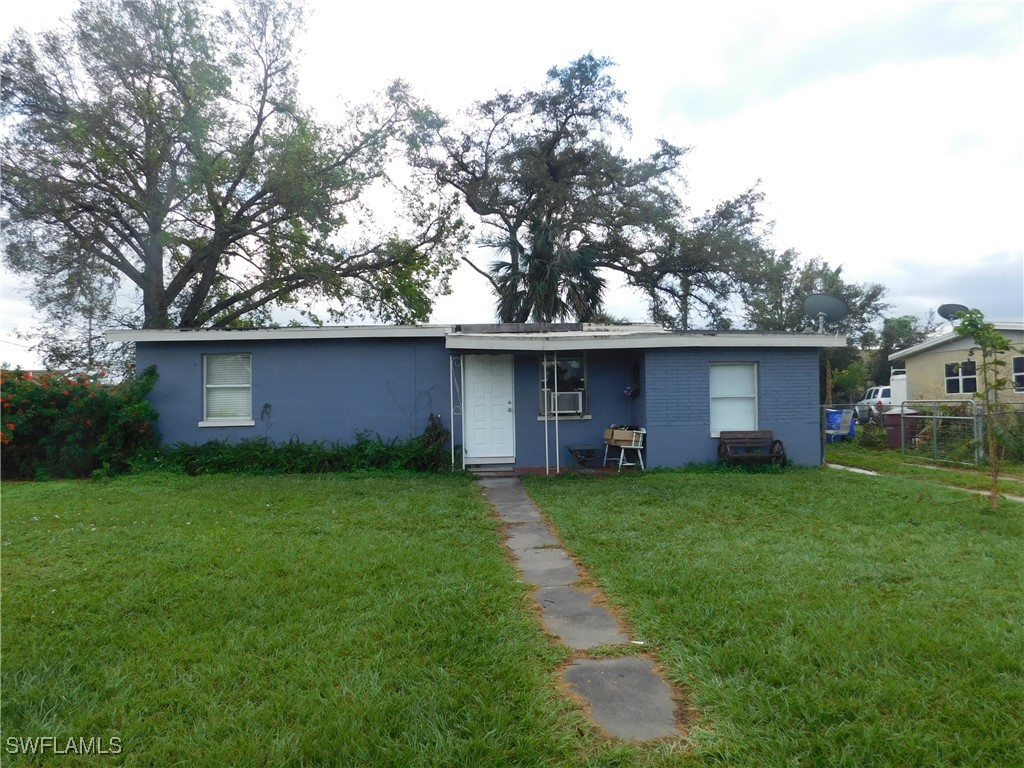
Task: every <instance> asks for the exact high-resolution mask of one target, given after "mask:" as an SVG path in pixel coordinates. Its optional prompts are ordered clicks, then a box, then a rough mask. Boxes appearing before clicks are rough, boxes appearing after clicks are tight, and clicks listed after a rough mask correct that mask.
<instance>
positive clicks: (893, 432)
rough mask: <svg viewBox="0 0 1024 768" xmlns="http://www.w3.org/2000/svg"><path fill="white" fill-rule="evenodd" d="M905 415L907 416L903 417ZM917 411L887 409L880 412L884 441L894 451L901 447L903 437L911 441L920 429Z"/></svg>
mask: <svg viewBox="0 0 1024 768" xmlns="http://www.w3.org/2000/svg"><path fill="white" fill-rule="evenodd" d="M904 416H906V417H907V418H904ZM917 416H919V414H918V412H917V411H911V410H907V411H903V412H902V413H901V412H900V411H888V412H886V413H883V414H882V426H884V427H885V436H886V442H887V443H888V445H889V447H890V448H892V449H893V450H895V451H898V450H900V449H902V448H903V438H904V437H906V439H907V442H908V443H910V442H912V441H913V440H914V439H915V438H916V437H917V433H918V432H919V431H920V430H921V419H919V418H914V417H917Z"/></svg>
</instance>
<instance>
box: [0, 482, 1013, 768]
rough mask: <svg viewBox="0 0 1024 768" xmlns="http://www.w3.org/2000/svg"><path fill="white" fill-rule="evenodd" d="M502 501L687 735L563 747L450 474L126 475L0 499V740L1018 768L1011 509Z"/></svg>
mask: <svg viewBox="0 0 1024 768" xmlns="http://www.w3.org/2000/svg"><path fill="white" fill-rule="evenodd" d="M528 487H529V490H530V493H531V494H532V495H533V496H534V497H535V498H536V499H538V501H540V502H541V503H542V505H543V506H544V507H545V509H546V511H548V513H549V514H550V515H551V517H552V519H553V520H554V521H556V523H557V525H558V527H559V529H560V531H561V533H562V534H563V536H564V539H565V541H566V544H567V546H568V547H569V548H570V550H571V551H572V552H574V553H575V554H576V555H578V556H579V557H580V558H581V560H582V562H583V564H584V565H586V566H587V568H588V569H589V572H590V574H591V575H592V576H593V577H594V578H595V579H596V580H597V581H598V582H599V583H600V585H601V586H602V588H603V589H604V590H605V591H606V593H607V594H608V596H609V597H610V599H611V600H612V602H613V603H615V604H616V605H617V606H618V607H619V608H620V609H621V612H622V615H623V616H625V617H626V618H627V619H628V620H629V621H630V622H632V623H633V625H634V627H635V630H634V631H635V636H637V637H638V638H640V639H643V640H645V641H647V642H648V645H647V646H645V647H646V648H648V649H650V650H651V651H652V652H653V653H655V654H656V656H657V658H658V660H659V661H660V663H661V665H662V667H663V669H664V670H665V671H666V673H667V674H668V675H669V676H670V677H671V678H672V679H673V680H675V682H676V683H677V684H679V685H680V686H681V687H682V688H683V689H685V690H686V691H687V692H688V695H689V696H690V699H691V703H692V705H693V708H694V711H695V715H694V717H695V720H694V722H693V724H692V726H691V731H690V735H689V737H688V738H681V739H679V740H677V741H674V742H666V743H661V744H657V745H653V746H631V745H622V744H616V743H610V742H605V741H603V740H602V739H601V738H600V737H599V736H598V735H596V734H595V733H594V732H593V730H592V729H590V728H589V727H588V726H587V725H586V723H585V721H584V720H583V719H582V717H581V714H580V712H579V711H578V709H577V708H576V707H575V706H574V705H573V704H571V703H570V702H568V701H567V700H566V699H565V698H563V697H562V696H561V694H560V690H559V686H558V683H557V675H558V669H559V667H560V665H561V664H563V663H564V662H566V661H567V660H568V658H569V654H568V652H567V651H565V650H564V649H562V648H560V647H559V646H558V645H557V644H555V643H553V642H551V641H549V640H548V639H546V638H545V637H544V635H543V633H542V632H541V630H540V625H539V622H538V621H537V619H536V616H535V609H534V608H533V605H532V601H531V600H530V599H529V596H528V592H527V590H526V588H525V587H524V586H523V584H521V583H520V582H519V581H518V579H517V578H516V574H515V571H514V569H513V567H512V566H511V565H510V564H509V562H508V559H507V556H506V554H505V552H504V550H503V548H502V546H501V543H500V541H501V539H500V530H499V525H498V522H497V520H496V519H495V518H494V517H493V516H492V515H491V514H490V513H489V511H488V510H487V508H486V506H485V505H484V503H483V502H482V500H481V496H480V494H479V493H478V491H477V489H476V488H475V487H474V486H473V484H472V483H471V482H469V481H468V480H467V479H465V478H463V477H437V476H411V475H386V474H377V475H370V474H368V475H361V476H345V475H322V476H309V475H306V476H290V477H236V476H227V475H221V476H215V475H213V476H200V477H195V478H192V477H187V476H172V475H164V474H147V475H138V476H132V477H123V478H119V479H116V480H113V481H110V482H54V483H24V484H5V485H4V487H3V520H2V548H0V554H2V562H0V566H2V590H3V603H2V632H3V634H2V640H3V658H2V673H3V679H2V692H3V697H2V736H3V739H2V740H0V749H5V748H6V747H7V745H8V743H9V742H8V741H7V739H9V738H11V737H14V738H17V737H31V736H47V735H49V736H55V737H57V738H58V740H66V739H67V738H69V737H86V738H88V737H90V736H96V737H102V738H104V739H106V740H108V741H109V739H111V738H113V737H117V738H119V739H120V741H121V745H122V752H121V754H120V755H119V756H117V757H107V758H102V760H103V761H106V762H107V763H109V764H112V765H114V764H116V765H140V766H142V765H145V766H173V765H210V766H220V765H236V766H248V765H274V766H278V765H280V766H285V765H296V766H297V765H346V766H347V765H368V766H369V765H373V766H377V765H394V766H405V765H422V766H434V765H451V766H475V765H495V766H497V765H522V766H624V767H625V766H649V765H650V766H712V765H714V766H721V765H733V766H776V765H777V766H790V765H792V766H795V765H809V766H832V765H850V766H874V765H878V766H882V765H886V766H913V765H921V766H925V765H928V766H953V765H970V766H984V765H992V766H996V765H1007V766H1009V765H1022V764H1024V746H1022V745H1024V730H1022V723H1021V714H1020V713H1021V712H1022V711H1024V673H1022V659H1024V637H1022V632H1024V630H1022V619H1024V606H1022V599H1024V598H1022V593H1024V547H1022V543H1024V522H1022V520H1024V506H1022V505H1020V504H1014V503H1006V504H1005V506H1004V508H1003V511H1002V512H1000V513H999V514H998V515H991V514H989V513H987V512H986V508H985V504H986V502H985V500H984V499H982V498H974V497H971V496H969V495H967V494H963V493H958V492H954V491H949V490H945V489H942V488H937V487H935V486H934V485H928V484H925V483H918V482H915V481H911V480H895V479H888V478H866V477H859V476H855V475H850V474H848V473H843V472H838V471H820V470H787V471H785V472H781V473H779V472H772V473H759V474H745V473H732V472H706V471H705V472H652V473H648V474H640V473H637V474H630V475H628V476H614V477H601V478H580V477H564V478H558V479H553V480H549V479H545V478H531V479H529V481H528ZM630 648H631V649H633V648H634V647H630ZM2 758H3V760H2V762H3V764H4V765H85V764H90V765H94V764H96V762H97V760H101V759H100V758H97V757H96V756H88V757H86V756H82V757H77V758H76V757H74V756H62V757H57V756H53V755H52V754H51V755H48V756H46V757H44V758H39V757H38V756H37V757H35V758H26V757H18V756H15V755H11V754H7V752H6V749H5V751H4V754H3V755H2Z"/></svg>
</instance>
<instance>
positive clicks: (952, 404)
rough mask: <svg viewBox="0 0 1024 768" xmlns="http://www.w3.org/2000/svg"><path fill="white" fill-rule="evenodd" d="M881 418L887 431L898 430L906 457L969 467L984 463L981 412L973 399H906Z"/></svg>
mask: <svg viewBox="0 0 1024 768" xmlns="http://www.w3.org/2000/svg"><path fill="white" fill-rule="evenodd" d="M883 419H884V421H885V427H886V429H887V430H890V429H892V430H899V435H900V441H899V442H900V446H901V449H902V452H903V455H904V456H906V457H908V458H918V459H927V460H929V461H944V462H949V463H953V464H970V465H974V464H980V463H981V462H982V461H983V460H984V450H983V441H982V437H983V434H984V411H983V410H982V409H981V406H980V405H979V404H978V403H977V402H976V401H974V400H908V401H906V402H904V403H902V405H901V406H900V409H899V410H898V411H897V410H895V409H894V410H892V411H889V412H887V413H886V414H884V415H883ZM894 422H896V423H894Z"/></svg>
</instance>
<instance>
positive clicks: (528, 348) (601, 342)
mask: <svg viewBox="0 0 1024 768" xmlns="http://www.w3.org/2000/svg"><path fill="white" fill-rule="evenodd" d="M445 346H446V347H447V348H448V349H449V350H453V351H466V352H469V351H476V352H562V351H565V352H568V351H580V350H616V349H678V348H685V347H693V348H698V347H699V348H703V349H707V348H737V347H757V348H790V349H794V348H795V349H835V348H839V347H845V346H846V336H842V335H837V334H818V333H756V332H749V331H746V332H744V331H686V332H671V331H645V332H639V333H629V332H626V333H621V332H619V333H616V332H593V331H563V332H559V333H449V334H447V335H446V336H445Z"/></svg>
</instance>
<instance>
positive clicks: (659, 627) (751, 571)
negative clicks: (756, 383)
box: [526, 470, 1024, 766]
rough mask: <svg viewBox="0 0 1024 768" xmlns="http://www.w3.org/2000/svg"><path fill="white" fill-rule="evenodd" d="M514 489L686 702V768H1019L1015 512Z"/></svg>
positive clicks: (917, 503)
mask: <svg viewBox="0 0 1024 768" xmlns="http://www.w3.org/2000/svg"><path fill="white" fill-rule="evenodd" d="M526 482H527V484H528V489H529V492H530V494H531V496H533V497H534V498H535V499H536V500H537V501H538V503H539V504H540V505H541V506H542V507H543V508H544V509H545V511H546V512H547V513H548V514H549V515H550V517H551V518H552V519H553V520H554V522H555V523H556V526H557V528H558V530H559V531H560V533H561V534H562V536H563V539H564V541H565V542H566V544H567V546H568V548H569V549H570V550H571V551H572V552H573V553H574V554H576V555H577V556H579V557H580V558H581V560H582V561H583V562H584V563H585V564H586V565H587V567H588V568H589V571H590V573H591V575H592V576H593V577H594V578H595V579H596V580H597V581H598V582H599V583H600V585H601V586H602V588H603V589H604V590H605V592H606V594H607V595H608V596H609V598H610V600H611V601H612V602H613V603H614V604H615V605H617V606H618V607H619V608H620V609H621V610H622V612H623V614H624V615H625V616H626V617H627V618H628V620H629V621H630V622H631V623H632V625H633V627H634V628H635V636H636V637H637V638H638V639H641V640H645V641H647V642H648V643H650V644H653V646H654V647H655V648H656V649H657V656H658V659H659V661H660V662H661V664H662V665H663V667H664V668H665V669H666V671H667V673H668V675H669V676H670V677H671V678H672V679H673V680H674V681H675V683H676V684H677V685H679V686H680V687H682V688H683V689H685V690H687V691H689V692H690V696H691V700H692V704H693V706H694V708H695V711H696V713H697V718H698V719H697V722H696V723H695V725H694V728H693V732H692V739H693V741H694V744H693V747H692V750H691V752H690V753H689V756H688V761H687V762H685V764H686V765H736V766H796V765H814V766H957V765H970V766H1018V765H1024V715H1022V713H1024V626H1022V621H1021V619H1022V617H1024V547H1022V543H1024V505H1021V504H1016V503H1013V502H1004V505H1005V506H1004V511H1003V512H1001V513H1000V514H998V515H993V514H990V513H988V512H987V508H986V500H985V499H983V498H976V497H973V496H970V495H968V494H964V493H963V492H958V491H952V490H947V489H943V488H940V487H936V486H935V485H933V484H927V483H923V482H916V481H913V480H905V479H890V478H876V477H864V476H857V475H851V474H849V473H843V472H841V471H830V470H787V471H785V472H771V473H744V472H717V473H716V472H707V471H680V472H652V473H647V474H643V475H642V474H636V475H631V476H628V477H619V478H590V477H561V478H558V479H547V478H529V479H528V480H527V481H526Z"/></svg>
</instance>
